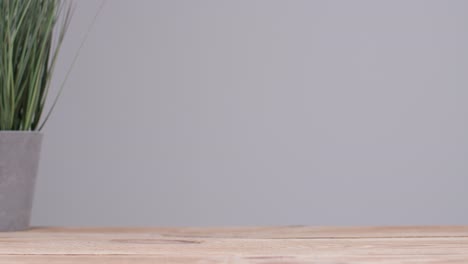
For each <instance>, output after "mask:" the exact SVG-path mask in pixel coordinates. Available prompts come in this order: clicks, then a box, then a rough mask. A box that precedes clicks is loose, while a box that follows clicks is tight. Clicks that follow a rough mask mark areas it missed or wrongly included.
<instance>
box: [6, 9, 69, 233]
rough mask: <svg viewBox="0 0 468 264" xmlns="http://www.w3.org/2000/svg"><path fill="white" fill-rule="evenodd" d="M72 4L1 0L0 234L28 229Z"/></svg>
mask: <svg viewBox="0 0 468 264" xmlns="http://www.w3.org/2000/svg"><path fill="white" fill-rule="evenodd" d="M70 10H71V9H70V3H69V2H67V3H65V2H62V1H60V0H0V231H17V230H24V229H27V228H28V227H29V221H30V215H31V208H32V199H33V194H34V185H35V179H36V174H37V168H38V162H39V153H40V149H41V142H42V133H41V132H40V131H41V129H42V127H43V126H44V124H45V122H46V121H47V118H48V117H49V115H50V111H51V110H52V109H53V106H54V105H55V102H56V99H57V98H55V101H53V102H52V104H51V107H49V108H48V110H46V109H45V107H46V102H47V98H48V91H49V85H50V80H51V76H52V73H53V70H54V65H55V62H56V59H57V54H58V52H59V50H60V47H61V44H62V41H63V38H64V36H65V32H66V29H67V27H68V25H69V22H70V17H71V16H70V14H71V12H70Z"/></svg>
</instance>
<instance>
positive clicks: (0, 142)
mask: <svg viewBox="0 0 468 264" xmlns="http://www.w3.org/2000/svg"><path fill="white" fill-rule="evenodd" d="M41 143H42V133H40V132H33V131H24V132H22V131H0V231H19V230H24V229H27V228H28V227H29V221H30V218H31V209H32V200H33V196H34V186H35V182H36V175H37V168H38V165H39V153H40V150H41Z"/></svg>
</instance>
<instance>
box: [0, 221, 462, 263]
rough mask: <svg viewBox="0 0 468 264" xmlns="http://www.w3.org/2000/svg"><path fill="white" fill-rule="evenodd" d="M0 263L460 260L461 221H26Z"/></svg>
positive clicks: (1, 244) (1, 236) (4, 239)
mask: <svg viewBox="0 0 468 264" xmlns="http://www.w3.org/2000/svg"><path fill="white" fill-rule="evenodd" d="M0 263H49V264H54V263H109V264H114V263H145V264H146V263H259V264H261V263H263V264H274V263H285V264H288V263H289V264H293V263H321V264H323V263H330V264H331V263H335V264H338V263H340V264H351V263H384V264H396V263H468V227H463V226H458V227H341V228H336V227H335V228H333V227H305V226H290V227H239V228H59V227H56V228H34V229H32V230H30V231H27V232H16V233H0Z"/></svg>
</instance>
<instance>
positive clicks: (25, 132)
mask: <svg viewBox="0 0 468 264" xmlns="http://www.w3.org/2000/svg"><path fill="white" fill-rule="evenodd" d="M0 134H33V135H42V134H43V133H42V132H41V131H32V130H0Z"/></svg>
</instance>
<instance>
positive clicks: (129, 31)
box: [33, 0, 468, 226]
mask: <svg viewBox="0 0 468 264" xmlns="http://www.w3.org/2000/svg"><path fill="white" fill-rule="evenodd" d="M75 3H76V7H77V8H76V12H75V15H74V20H73V23H72V25H71V27H70V30H69V33H68V37H67V39H66V41H65V43H64V47H63V50H62V53H61V57H60V61H59V68H58V69H57V71H56V75H55V80H54V90H57V87H58V85H59V84H60V82H61V80H63V78H64V76H65V73H66V70H67V68H68V67H69V65H70V64H71V62H72V59H73V56H74V54H75V52H76V51H77V49H78V47H79V45H80V41H81V40H82V39H83V38H84V37H85V34H86V31H87V28H88V27H89V25H90V23H91V21H92V19H93V16H94V14H95V13H96V11H97V9H98V6H99V5H100V1H91V0H87V1H76V2H75ZM467 10H468V1H422V0H421V1H415V0H412V1H408V0H396V1H395V0H391V1H390V0H388V1H374V0H368V1H364V0H353V1H348V0H341V1H329V0H323V1H312V0H311V1H297V0H294V1H287V0H283V1H279V0H273V1H266V0H265V1H259V0H257V1H252V0H231V1H217V0H197V1H192V0H186V1H180V0H176V1H174V0H163V1H157V0H146V1H143V0H139V1H130V0H112V1H108V2H107V4H106V5H105V7H104V9H103V10H102V12H101V14H100V15H99V17H98V19H97V20H96V23H95V24H94V26H93V27H92V29H91V31H90V33H89V37H88V40H87V41H86V43H85V45H84V46H83V49H82V50H81V52H80V55H79V58H78V60H77V62H76V64H75V67H74V69H73V72H72V73H71V75H70V78H69V79H68V83H67V85H66V86H65V90H64V93H63V95H62V97H61V99H60V101H59V103H58V105H57V108H56V109H55V110H56V111H55V112H54V114H53V115H52V117H51V119H50V122H49V123H48V124H47V126H46V129H45V130H44V132H45V141H44V145H43V152H42V160H41V168H40V173H39V178H38V183H37V192H36V196H35V197H36V199H35V203H34V211H33V224H34V225H112V226H122V225H137V226H142V225H151V226H155V225H165V226H166V225H175V226H180V225H185V226H187V225H193V226H206V225H293V224H307V225H413V224H421V225H425V224H466V223H468V203H467V202H468V103H467V100H468V15H467Z"/></svg>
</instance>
